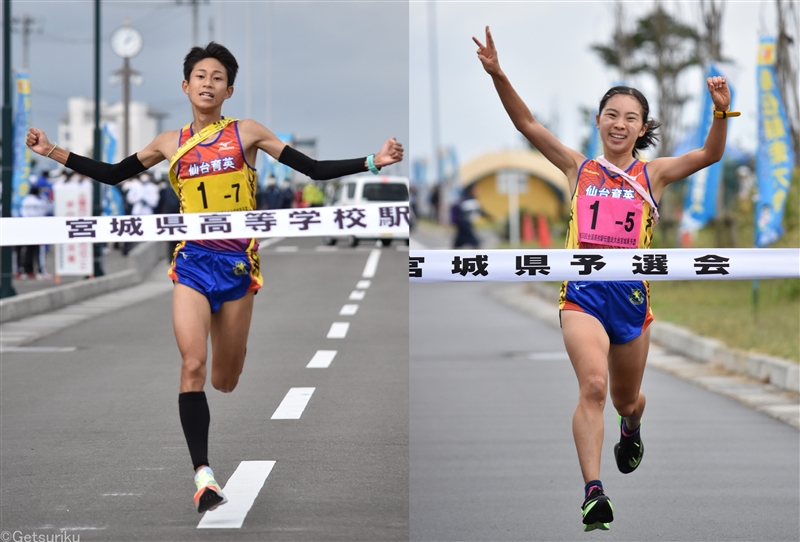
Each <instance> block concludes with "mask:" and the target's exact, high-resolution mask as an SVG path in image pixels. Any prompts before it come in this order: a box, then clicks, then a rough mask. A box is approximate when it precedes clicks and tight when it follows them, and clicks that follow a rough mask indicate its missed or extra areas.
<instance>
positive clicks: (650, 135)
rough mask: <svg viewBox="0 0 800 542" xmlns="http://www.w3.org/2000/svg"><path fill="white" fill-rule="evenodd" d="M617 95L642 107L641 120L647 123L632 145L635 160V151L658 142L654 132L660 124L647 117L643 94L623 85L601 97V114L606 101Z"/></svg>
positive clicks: (636, 155) (648, 111) (647, 105)
mask: <svg viewBox="0 0 800 542" xmlns="http://www.w3.org/2000/svg"><path fill="white" fill-rule="evenodd" d="M617 94H627V95H629V96H633V97H634V98H636V100H637V101H638V102H639V105H641V106H642V118H643V119H644V122H645V123H647V130H646V131H645V133H644V135H643V136H642V137H638V138H636V143H635V144H634V145H633V157H634V158H637V157H638V155H639V153H638V152H637V151H639V150H641V149H646V148H647V147H651V146H653V145H655V144H656V143H657V142H658V138H659V134H657V133H656V130H657V129H658V128H660V127H661V123H660V122H658V121H657V120H656V119H654V118H651V117H649V115H650V105H649V104H648V103H647V98H645V97H644V94H642V93H641V92H639V91H638V90H636V89H635V88H632V87H626V86H623V85H620V86H617V87H612V88H610V89H608V92H606V93H605V94H604V95H603V98H602V99H601V100H600V109H599V112H600V113H602V112H603V108H604V107H605V106H606V103H607V102H608V100H609V99H610V98H611V97H612V96H616V95H617Z"/></svg>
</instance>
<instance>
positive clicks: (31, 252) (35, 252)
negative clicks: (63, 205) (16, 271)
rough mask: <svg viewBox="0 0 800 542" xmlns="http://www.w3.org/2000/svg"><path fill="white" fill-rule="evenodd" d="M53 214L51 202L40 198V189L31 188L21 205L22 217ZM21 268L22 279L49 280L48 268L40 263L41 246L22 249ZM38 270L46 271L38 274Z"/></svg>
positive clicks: (36, 187)
mask: <svg viewBox="0 0 800 542" xmlns="http://www.w3.org/2000/svg"><path fill="white" fill-rule="evenodd" d="M51 212H52V206H51V205H50V202H49V201H47V200H46V199H45V198H42V197H40V196H39V187H38V186H33V187H31V189H30V191H29V192H28V194H27V195H26V196H25V197H24V198H22V203H21V204H20V216H22V217H23V218H35V217H41V216H47V215H48V214H50V213H51ZM20 257H21V260H22V261H21V267H22V273H23V275H22V278H37V279H44V278H49V277H50V275H49V274H48V273H47V270H46V268H44V267H43V262H41V261H40V247H39V245H29V246H25V247H22V250H21V255H20ZM37 269H38V270H41V269H44V273H41V272H39V273H37Z"/></svg>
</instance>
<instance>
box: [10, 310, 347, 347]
mask: <svg viewBox="0 0 800 542" xmlns="http://www.w3.org/2000/svg"><path fill="white" fill-rule="evenodd" d="M356 306H357V305H356ZM77 349H78V347H77V346H0V354H10V353H18V354H59V353H61V352H74V351H75V350H77Z"/></svg>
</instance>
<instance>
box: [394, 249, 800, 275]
mask: <svg viewBox="0 0 800 542" xmlns="http://www.w3.org/2000/svg"><path fill="white" fill-rule="evenodd" d="M408 276H409V279H410V280H411V281H412V282H445V281H447V282H470V281H484V282H513V281H532V280H538V281H558V282H560V281H564V280H575V281H598V280H599V281H619V280H718V279H727V280H745V279H747V280H750V279H776V278H798V277H800V248H770V249H767V248H692V249H649V250H636V249H603V250H594V249H581V250H566V249H555V250H554V249H547V250H514V249H506V250H475V251H465V250H412V251H411V252H410V253H409V256H408Z"/></svg>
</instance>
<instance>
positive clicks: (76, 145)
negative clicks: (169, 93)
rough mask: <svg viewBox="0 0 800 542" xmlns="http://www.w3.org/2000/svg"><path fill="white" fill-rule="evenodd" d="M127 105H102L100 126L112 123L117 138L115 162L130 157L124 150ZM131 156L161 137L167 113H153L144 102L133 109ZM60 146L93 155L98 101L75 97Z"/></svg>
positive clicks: (60, 126)
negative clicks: (96, 103)
mask: <svg viewBox="0 0 800 542" xmlns="http://www.w3.org/2000/svg"><path fill="white" fill-rule="evenodd" d="M123 109H124V108H123V104H122V102H117V103H115V104H111V105H108V104H107V103H105V102H103V101H101V102H100V123H101V124H105V123H108V124H109V125H110V127H111V131H112V133H114V134H115V135H116V136H117V148H116V152H115V154H114V162H119V161H120V160H122V159H123V158H125V157H126V155H125V154H124V152H125V151H124V149H123V148H122V146H123V142H122V126H123V112H124V111H123ZM128 115H129V117H128V118H129V121H128V122H129V134H130V135H129V138H130V139H129V143H128V155H130V154H133V153H134V152H136V151H139V150H141V149H143V148H144V147H145V145H147V144H148V143H150V142H151V141H152V140H153V139H155V137H156V136H157V135H158V134H159V133H161V121H162V119H163V118H164V117H166V116H167V114H166V113H163V112H161V111H158V110H156V109H153V108H152V107H150V106H148V105H147V104H146V103H143V102H131V103H130V105H129V113H128ZM57 143H58V146H59V147H63V148H64V149H67V150H69V151H72V152H74V153H76V154H81V155H83V156H91V155H92V147H93V146H94V100H93V99H92V98H83V97H73V98H70V99H69V100H68V102H67V114H66V115H65V116H64V117H63V118H62V119H61V121H59V123H58V142H57Z"/></svg>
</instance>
